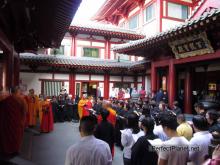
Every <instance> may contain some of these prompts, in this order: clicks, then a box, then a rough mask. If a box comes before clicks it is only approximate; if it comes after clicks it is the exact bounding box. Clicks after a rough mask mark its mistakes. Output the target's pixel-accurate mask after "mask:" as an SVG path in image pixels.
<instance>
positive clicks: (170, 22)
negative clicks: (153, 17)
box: [162, 18, 183, 31]
mask: <svg viewBox="0 0 220 165" xmlns="http://www.w3.org/2000/svg"><path fill="white" fill-rule="evenodd" d="M180 24H183V22H179V21H174V20H169V19H165V18H163V19H162V31H166V30H169V29H170V28H173V27H175V26H178V25H180Z"/></svg>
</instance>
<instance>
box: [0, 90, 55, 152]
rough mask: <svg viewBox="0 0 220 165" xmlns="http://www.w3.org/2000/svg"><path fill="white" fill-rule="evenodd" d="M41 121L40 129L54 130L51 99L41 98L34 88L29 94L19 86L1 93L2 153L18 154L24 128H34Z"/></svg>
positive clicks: (44, 130) (0, 132)
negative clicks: (23, 92)
mask: <svg viewBox="0 0 220 165" xmlns="http://www.w3.org/2000/svg"><path fill="white" fill-rule="evenodd" d="M37 119H39V122H40V131H41V132H49V131H52V130H53V114H52V106H51V103H50V101H49V100H46V99H44V100H41V99H39V98H38V97H37V96H36V95H35V94H34V90H33V89H31V90H29V94H28V95H27V96H25V95H23V94H22V91H21V90H20V88H19V87H15V88H12V89H11V93H9V92H8V91H5V92H1V93H0V130H1V131H0V155H13V154H17V153H18V152H19V150H20V147H21V144H22V141H23V135H24V129H25V128H28V127H30V128H33V127H35V126H36V125H37Z"/></svg>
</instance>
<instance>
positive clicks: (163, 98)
mask: <svg viewBox="0 0 220 165" xmlns="http://www.w3.org/2000/svg"><path fill="white" fill-rule="evenodd" d="M162 100H163V102H164V103H166V104H167V103H168V94H167V91H163V97H162Z"/></svg>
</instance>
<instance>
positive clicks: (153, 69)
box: [151, 62, 157, 94]
mask: <svg viewBox="0 0 220 165" xmlns="http://www.w3.org/2000/svg"><path fill="white" fill-rule="evenodd" d="M151 92H152V94H156V92H157V70H156V67H155V65H154V62H151Z"/></svg>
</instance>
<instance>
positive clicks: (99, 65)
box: [20, 53, 148, 70]
mask: <svg viewBox="0 0 220 165" xmlns="http://www.w3.org/2000/svg"><path fill="white" fill-rule="evenodd" d="M20 60H21V63H22V64H24V65H35V66H55V67H64V68H94V69H106V70H108V69H127V70H132V69H136V68H139V69H140V68H144V66H145V64H146V63H147V62H148V61H145V60H141V61H136V62H131V61H126V62H125V61H123V62H119V61H118V60H104V59H98V58H89V57H73V56H65V55H45V54H38V55H35V54H32V53H21V54H20Z"/></svg>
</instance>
